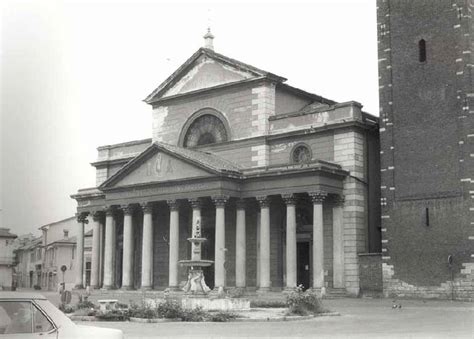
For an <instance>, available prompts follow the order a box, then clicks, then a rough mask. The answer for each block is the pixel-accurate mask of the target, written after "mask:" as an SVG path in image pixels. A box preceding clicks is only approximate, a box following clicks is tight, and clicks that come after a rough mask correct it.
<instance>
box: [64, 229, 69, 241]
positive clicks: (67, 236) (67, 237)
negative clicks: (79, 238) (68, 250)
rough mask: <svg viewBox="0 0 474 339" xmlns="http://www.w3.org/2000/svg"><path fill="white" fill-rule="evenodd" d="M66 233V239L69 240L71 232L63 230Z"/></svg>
mask: <svg viewBox="0 0 474 339" xmlns="http://www.w3.org/2000/svg"><path fill="white" fill-rule="evenodd" d="M63 232H64V239H66V240H68V239H69V231H68V230H63Z"/></svg>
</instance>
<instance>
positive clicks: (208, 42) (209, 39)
mask: <svg viewBox="0 0 474 339" xmlns="http://www.w3.org/2000/svg"><path fill="white" fill-rule="evenodd" d="M213 40H214V35H212V33H211V29H210V28H208V29H207V33H206V35H204V48H207V49H210V50H212V51H213V50H214V42H213Z"/></svg>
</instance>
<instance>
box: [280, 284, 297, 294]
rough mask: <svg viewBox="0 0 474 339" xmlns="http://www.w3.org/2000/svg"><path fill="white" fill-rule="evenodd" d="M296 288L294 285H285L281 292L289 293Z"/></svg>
mask: <svg viewBox="0 0 474 339" xmlns="http://www.w3.org/2000/svg"><path fill="white" fill-rule="evenodd" d="M296 289H297V287H296V286H295V287H288V286H287V287H285V288H284V289H283V291H282V293H284V294H290V293H292V292H295V291H296Z"/></svg>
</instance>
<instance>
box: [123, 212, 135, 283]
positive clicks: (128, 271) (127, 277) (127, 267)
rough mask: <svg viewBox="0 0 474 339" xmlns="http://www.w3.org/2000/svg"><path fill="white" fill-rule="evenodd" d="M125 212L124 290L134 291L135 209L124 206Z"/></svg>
mask: <svg viewBox="0 0 474 339" xmlns="http://www.w3.org/2000/svg"><path fill="white" fill-rule="evenodd" d="M122 211H123V261H122V289H124V290H131V289H133V222H132V215H133V207H132V206H130V205H125V206H122Z"/></svg>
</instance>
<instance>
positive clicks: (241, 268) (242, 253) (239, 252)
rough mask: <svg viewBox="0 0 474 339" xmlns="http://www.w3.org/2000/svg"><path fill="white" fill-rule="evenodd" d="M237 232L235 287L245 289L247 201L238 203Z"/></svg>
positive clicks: (241, 200) (242, 200)
mask: <svg viewBox="0 0 474 339" xmlns="http://www.w3.org/2000/svg"><path fill="white" fill-rule="evenodd" d="M236 207H237V208H236V209H237V211H236V222H235V223H236V226H235V228H236V230H235V287H237V288H245V287H246V286H247V281H246V276H247V274H246V230H245V200H244V199H239V200H237V203H236Z"/></svg>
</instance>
